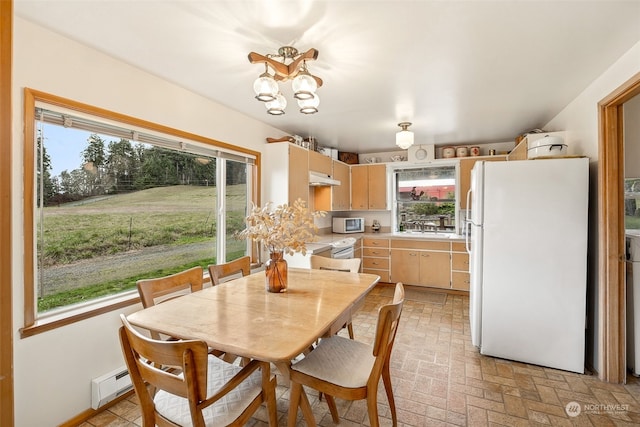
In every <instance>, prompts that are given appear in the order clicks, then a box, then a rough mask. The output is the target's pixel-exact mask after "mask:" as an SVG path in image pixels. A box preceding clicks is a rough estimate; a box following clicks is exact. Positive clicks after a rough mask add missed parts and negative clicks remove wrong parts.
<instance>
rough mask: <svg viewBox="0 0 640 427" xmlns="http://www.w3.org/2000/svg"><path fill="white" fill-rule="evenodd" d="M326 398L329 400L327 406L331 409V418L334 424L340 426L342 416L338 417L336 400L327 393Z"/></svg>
mask: <svg viewBox="0 0 640 427" xmlns="http://www.w3.org/2000/svg"><path fill="white" fill-rule="evenodd" d="M325 398H326V399H327V406H328V407H329V412H331V418H333V422H334V423H336V424H340V416H339V415H338V407H337V406H336V400H335V399H334V398H333V396H329V395H328V394H326V393H325Z"/></svg>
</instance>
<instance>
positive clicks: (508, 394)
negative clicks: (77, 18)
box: [82, 284, 640, 427]
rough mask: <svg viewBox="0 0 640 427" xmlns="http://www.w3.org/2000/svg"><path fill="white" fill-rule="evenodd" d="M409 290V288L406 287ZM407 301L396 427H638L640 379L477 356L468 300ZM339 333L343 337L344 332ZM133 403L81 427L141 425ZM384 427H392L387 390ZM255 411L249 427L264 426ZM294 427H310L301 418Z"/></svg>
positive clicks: (360, 420)
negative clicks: (604, 377) (612, 380)
mask: <svg viewBox="0 0 640 427" xmlns="http://www.w3.org/2000/svg"><path fill="white" fill-rule="evenodd" d="M390 286H392V285H388V284H380V285H378V286H377V287H376V288H375V289H374V290H373V291H372V292H371V293H370V295H369V296H368V297H367V299H366V301H365V304H364V306H363V307H362V308H361V309H360V311H358V313H356V314H355V315H354V317H353V325H354V329H355V335H356V339H358V340H361V341H364V342H371V341H372V340H373V335H374V332H375V321H376V316H377V309H378V307H380V306H381V305H383V304H385V303H387V302H389V301H390V297H389V296H388V295H390V292H389V289H388V288H389V287H390ZM407 288H408V287H407ZM443 300H444V304H442V303H441V300H439V299H438V298H425V299H424V300H422V301H420V300H419V298H417V299H407V300H406V301H405V304H404V310H403V313H402V318H401V323H400V326H399V329H398V335H397V338H396V344H395V347H394V350H393V355H392V366H391V375H392V378H393V387H394V395H395V397H396V405H397V409H398V425H399V426H419V427H426V426H473V427H475V426H509V427H512V426H531V425H533V426H543V425H551V426H638V425H640V381H639V380H638V378H635V377H632V376H629V377H628V381H627V384H626V385H619V384H608V383H603V382H601V381H599V380H598V379H597V378H596V377H594V376H591V375H588V374H585V375H582V374H575V373H571V372H565V371H559V370H556V369H549V368H543V367H540V366H534V365H528V364H524V363H519V362H512V361H509V360H502V359H496V358H492V357H487V356H482V355H480V354H479V352H478V350H477V349H476V348H474V347H473V346H472V345H471V338H470V334H469V298H468V297H467V296H465V295H447V296H446V298H445V299H443ZM342 333H344V332H341V334H342ZM276 393H277V399H278V419H279V425H280V426H285V425H286V420H287V415H286V414H287V410H288V404H289V400H288V399H289V390H288V387H287V386H286V385H284V384H282V382H279V385H278V388H277V391H276ZM307 394H308V395H309V399H310V401H311V404H312V408H313V412H314V414H315V417H316V422H317V423H318V425H320V426H333V425H334V424H333V422H332V420H331V415H330V414H329V411H328V409H327V406H326V402H325V401H324V400H319V399H318V396H317V394H316V393H315V392H314V391H312V390H308V391H307ZM136 402H137V401H136V397H135V396H132V397H131V398H129V399H128V400H125V401H122V402H120V403H118V404H117V405H115V406H113V407H111V408H109V409H108V410H106V411H103V412H101V413H99V414H98V415H96V416H94V417H93V418H91V419H90V420H89V421H87V422H85V423H83V424H82V426H83V427H89V426H96V427H97V426H99V427H107V426H108V427H115V426H141V425H142V421H141V418H140V413H139V410H138V406H137V403H136ZM378 402H379V404H378V407H379V411H380V415H381V420H380V422H381V425H382V426H383V427H385V426H391V414H390V412H389V407H388V405H387V400H386V396H385V394H384V391H383V387H382V386H381V387H380V392H379V396H378ZM337 404H338V410H339V412H340V415H341V422H340V425H341V426H343V427H353V426H369V425H370V424H369V419H368V416H367V410H366V405H365V402H364V401H355V402H347V401H341V400H337ZM267 419H268V418H267V415H266V410H265V408H264V407H263V408H260V410H259V411H258V413H257V414H256V416H255V417H254V418H252V420H251V422H250V423H249V424H248V425H249V426H256V427H264V426H267V425H268V423H267ZM298 419H299V420H300V421H299V422H298V425H300V426H304V425H306V423H305V422H304V421H302V420H301V415H300V413H299V414H298Z"/></svg>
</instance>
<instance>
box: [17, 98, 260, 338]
mask: <svg viewBox="0 0 640 427" xmlns="http://www.w3.org/2000/svg"><path fill="white" fill-rule="evenodd" d="M27 94H28V92H27ZM70 102H71V101H70ZM32 105H33V109H31V110H30V111H25V119H26V120H29V121H30V123H31V126H26V128H27V129H29V128H30V129H31V130H32V131H33V140H32V141H28V140H27V141H26V142H27V144H29V143H31V144H32V146H31V149H25V176H26V177H27V179H25V213H26V214H25V238H26V239H25V253H26V256H25V326H26V330H27V332H26V335H27V336H28V335H30V334H32V333H33V332H32V331H29V328H30V327H34V326H36V329H37V325H40V324H47V322H49V321H53V320H55V321H59V319H61V318H62V319H65V318H67V317H72V316H77V314H78V313H83V312H86V311H91V310H93V309H95V307H98V306H99V307H104V306H109V305H110V304H123V303H122V301H123V300H127V301H129V302H130V301H131V300H133V299H137V291H136V288H135V283H136V281H137V280H138V279H141V278H147V277H158V276H164V275H167V274H172V273H175V272H178V271H181V270H184V269H186V268H190V267H193V266H196V265H200V266H202V267H203V268H204V269H205V271H206V267H207V265H208V264H213V263H216V262H217V261H218V260H220V261H219V262H225V261H229V260H232V259H236V258H239V257H241V256H244V255H246V254H247V253H248V252H249V250H250V245H249V244H248V243H247V242H246V241H240V240H236V239H235V238H233V234H234V233H235V232H236V231H239V230H241V229H243V228H244V218H245V217H246V215H247V211H248V209H249V206H250V203H251V202H252V201H254V196H253V195H254V188H253V187H254V186H253V181H254V177H255V176H256V175H255V173H256V171H255V158H256V156H254V155H252V154H250V153H245V152H242V151H234V150H231V149H229V148H228V146H226V145H225V146H224V147H222V146H217V145H216V143H215V141H207V140H205V139H204V138H200V137H194V136H192V135H184V134H180V135H179V134H172V133H170V132H166V129H164V131H157V130H155V129H152V128H149V127H141V126H136V125H132V124H131V123H127V122H121V121H118V120H113V119H112V118H111V117H109V118H108V119H105V117H104V116H103V115H92V114H90V113H89V114H87V113H85V112H82V111H78V108H77V106H75V105H74V106H73V107H74V108H73V109H70V108H65V107H64V106H60V105H59V104H57V103H55V104H54V103H47V102H46V101H45V100H42V101H37V102H34V103H33V104H32ZM29 113H30V114H29ZM29 116H30V118H29ZM115 116H117V115H115V114H114V117H115ZM145 125H147V126H149V125H150V124H148V123H145ZM150 127H153V126H150ZM27 132H29V130H27ZM176 132H178V131H176ZM25 134H26V135H29V134H30V133H25ZM30 171H32V172H33V173H30ZM29 194H31V195H32V196H33V197H29ZM30 242H33V243H32V244H31V245H30V244H29V243H30ZM103 310H104V309H103ZM23 336H25V332H24V330H23Z"/></svg>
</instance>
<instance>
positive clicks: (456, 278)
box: [451, 242, 471, 291]
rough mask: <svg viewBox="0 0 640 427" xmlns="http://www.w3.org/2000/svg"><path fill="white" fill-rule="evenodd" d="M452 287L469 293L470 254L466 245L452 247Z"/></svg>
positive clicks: (454, 244) (459, 244) (453, 245)
mask: <svg viewBox="0 0 640 427" xmlns="http://www.w3.org/2000/svg"><path fill="white" fill-rule="evenodd" d="M451 251H452V252H451V287H452V288H453V289H458V290H461V291H468V290H469V286H470V284H471V276H470V275H469V254H468V253H467V249H466V247H465V245H464V243H457V242H456V243H452V245H451Z"/></svg>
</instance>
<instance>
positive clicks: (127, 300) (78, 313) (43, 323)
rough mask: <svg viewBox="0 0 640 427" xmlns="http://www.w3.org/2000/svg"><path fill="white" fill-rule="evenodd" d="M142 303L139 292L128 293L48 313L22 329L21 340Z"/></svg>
mask: <svg viewBox="0 0 640 427" xmlns="http://www.w3.org/2000/svg"><path fill="white" fill-rule="evenodd" d="M138 303H140V297H139V296H138V292H137V291H131V292H126V293H124V294H122V295H118V296H114V297H111V298H103V299H100V300H97V301H94V302H90V303H86V304H81V305H79V306H75V307H73V308H67V309H63V310H60V311H54V312H51V313H47V314H45V315H43V316H41V317H40V318H38V320H36V322H35V324H33V325H30V326H25V327H24V328H21V329H20V338H27V337H30V336H33V335H37V334H40V333H43V332H47V331H51V330H53V329H56V328H60V327H62V326H66V325H70V324H72V323H76V322H80V321H82V320H85V319H89V318H91V317H95V316H99V315H101V314H104V313H108V312H110V311H113V310H118V309H120V308H123V307H128V306H130V305H134V304H138Z"/></svg>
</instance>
